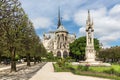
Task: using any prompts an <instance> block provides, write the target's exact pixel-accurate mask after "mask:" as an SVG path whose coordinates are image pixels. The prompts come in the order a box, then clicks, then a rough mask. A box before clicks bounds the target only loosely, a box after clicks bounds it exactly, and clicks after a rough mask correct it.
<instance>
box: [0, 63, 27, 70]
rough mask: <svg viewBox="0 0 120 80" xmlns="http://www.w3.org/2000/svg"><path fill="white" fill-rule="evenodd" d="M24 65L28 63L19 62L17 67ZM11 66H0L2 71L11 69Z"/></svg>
mask: <svg viewBox="0 0 120 80" xmlns="http://www.w3.org/2000/svg"><path fill="white" fill-rule="evenodd" d="M24 65H26V63H23V64H17V65H16V67H20V66H24ZM10 68H11V65H9V66H4V67H1V68H0V71H3V70H6V69H10Z"/></svg>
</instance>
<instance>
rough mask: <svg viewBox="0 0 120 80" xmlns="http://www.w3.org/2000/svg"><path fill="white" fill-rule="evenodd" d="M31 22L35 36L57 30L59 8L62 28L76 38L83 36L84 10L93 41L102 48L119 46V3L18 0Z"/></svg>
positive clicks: (106, 0)
mask: <svg viewBox="0 0 120 80" xmlns="http://www.w3.org/2000/svg"><path fill="white" fill-rule="evenodd" d="M19 1H20V2H21V3H22V7H23V8H24V10H25V12H26V13H27V14H28V16H29V18H30V20H31V21H32V22H33V24H34V27H35V30H36V33H37V34H38V35H39V36H40V38H41V39H42V34H43V33H44V32H48V31H51V30H52V31H54V30H56V28H57V17H58V15H57V14H58V6H60V8H61V17H62V24H63V25H64V27H65V28H66V29H67V30H68V31H69V32H70V33H75V34H76V35H77V37H80V36H85V26H86V24H85V23H86V19H87V10H88V9H89V10H90V12H91V18H92V19H93V21H94V28H95V33H94V35H95V37H96V38H98V39H99V40H100V42H101V43H103V46H104V47H110V46H115V45H120V24H119V23H120V0H19Z"/></svg>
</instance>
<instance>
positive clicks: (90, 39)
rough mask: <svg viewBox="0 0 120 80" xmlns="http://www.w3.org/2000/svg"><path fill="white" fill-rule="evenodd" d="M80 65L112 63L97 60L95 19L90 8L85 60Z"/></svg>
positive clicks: (105, 64) (106, 64)
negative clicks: (93, 19)
mask: <svg viewBox="0 0 120 80" xmlns="http://www.w3.org/2000/svg"><path fill="white" fill-rule="evenodd" d="M79 65H90V66H111V64H109V63H103V62H102V61H96V51H95V49H94V28H93V21H91V18H90V11H89V10H88V18H87V21H86V48H85V61H80V63H79Z"/></svg>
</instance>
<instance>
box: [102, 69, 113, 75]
mask: <svg viewBox="0 0 120 80" xmlns="http://www.w3.org/2000/svg"><path fill="white" fill-rule="evenodd" d="M103 72H104V73H108V74H114V73H115V70H114V68H110V69H108V70H104V71H103Z"/></svg>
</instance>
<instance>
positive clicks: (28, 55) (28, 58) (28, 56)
mask: <svg viewBox="0 0 120 80" xmlns="http://www.w3.org/2000/svg"><path fill="white" fill-rule="evenodd" d="M26 57H27V66H31V65H30V53H27V56H26Z"/></svg>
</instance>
